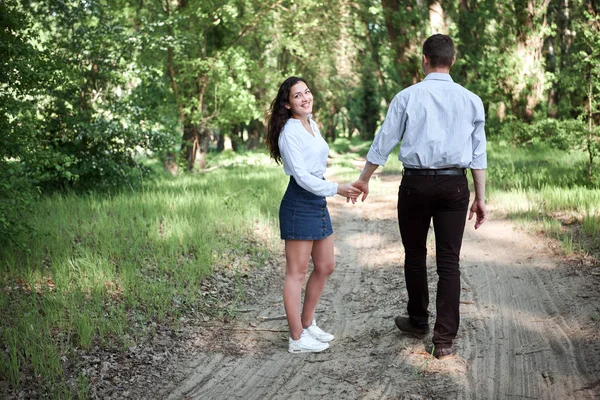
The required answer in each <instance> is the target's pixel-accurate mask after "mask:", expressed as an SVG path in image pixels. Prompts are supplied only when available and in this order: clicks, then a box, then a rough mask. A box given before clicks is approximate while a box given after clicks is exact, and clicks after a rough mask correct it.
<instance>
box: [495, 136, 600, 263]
mask: <svg viewBox="0 0 600 400" xmlns="http://www.w3.org/2000/svg"><path fill="white" fill-rule="evenodd" d="M586 162H587V160H586V155H585V154H583V153H567V152H564V151H559V150H553V149H549V148H547V147H545V146H530V147H521V148H513V147H509V146H500V145H496V144H490V148H489V153H488V164H489V168H488V198H489V199H490V200H491V203H492V204H494V206H495V207H497V208H498V209H500V210H501V211H502V212H503V213H505V214H506V215H507V217H508V218H510V219H513V220H517V221H520V222H522V223H524V224H528V225H531V224H533V227H534V228H535V229H538V230H540V231H542V232H543V233H545V234H547V235H549V236H551V237H554V238H556V239H558V240H559V241H560V242H561V243H562V244H563V247H564V249H565V251H566V252H567V254H572V253H577V252H583V253H585V254H589V255H592V256H593V257H595V258H599V257H600V181H598V180H596V181H593V180H589V179H588V178H587V177H586V174H585V171H586V168H587V167H586Z"/></svg>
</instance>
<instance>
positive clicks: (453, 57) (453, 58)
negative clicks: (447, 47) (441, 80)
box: [450, 56, 456, 66]
mask: <svg viewBox="0 0 600 400" xmlns="http://www.w3.org/2000/svg"><path fill="white" fill-rule="evenodd" d="M455 62H456V56H452V64H450V66H453V65H454V63H455Z"/></svg>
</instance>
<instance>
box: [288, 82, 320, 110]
mask: <svg viewBox="0 0 600 400" xmlns="http://www.w3.org/2000/svg"><path fill="white" fill-rule="evenodd" d="M312 103H313V96H312V93H311V92H310V89H309V88H308V86H306V83H304V82H302V81H300V82H298V83H296V84H295V85H294V86H292V88H291V89H290V98H289V99H288V104H287V105H286V108H287V109H288V110H290V111H291V112H292V116H293V117H294V118H296V119H304V118H306V117H308V116H309V115H310V114H311V113H312Z"/></svg>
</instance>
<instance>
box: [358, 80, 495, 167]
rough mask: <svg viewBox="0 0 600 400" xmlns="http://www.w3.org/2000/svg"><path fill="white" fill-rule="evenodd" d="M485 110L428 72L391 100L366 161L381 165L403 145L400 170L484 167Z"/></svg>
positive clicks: (478, 101)
mask: <svg viewBox="0 0 600 400" xmlns="http://www.w3.org/2000/svg"><path fill="white" fill-rule="evenodd" d="M484 125H485V112H484V109H483V103H482V102H481V99H480V98H479V96H477V95H475V94H474V93H472V92H470V91H469V90H467V89H465V88H463V87H462V86H460V85H459V84H457V83H454V81H453V80H452V77H451V76H450V75H449V74H444V73H437V72H432V73H429V74H428V75H427V76H426V77H425V79H424V80H423V81H422V82H419V83H417V84H415V85H412V86H410V87H408V88H406V89H404V90H402V91H401V92H400V93H398V94H397V95H396V96H395V97H394V99H393V100H392V102H391V104H390V107H389V109H388V112H387V115H386V117H385V121H384V122H383V125H382V126H381V129H380V130H379V132H378V133H377V135H376V136H375V139H374V140H373V144H372V145H371V149H370V150H369V153H368V154H367V160H368V161H370V162H371V163H373V164H377V165H385V163H386V161H387V159H388V156H389V154H390V153H391V152H392V150H393V149H394V148H395V147H396V145H397V144H398V143H399V142H400V141H402V144H401V145H400V153H399V154H398V159H399V160H400V161H402V164H403V165H404V168H419V169H439V168H453V167H456V168H471V169H485V168H487V156H486V140H485V129H484Z"/></svg>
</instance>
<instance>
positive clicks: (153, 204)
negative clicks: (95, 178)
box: [0, 154, 287, 398]
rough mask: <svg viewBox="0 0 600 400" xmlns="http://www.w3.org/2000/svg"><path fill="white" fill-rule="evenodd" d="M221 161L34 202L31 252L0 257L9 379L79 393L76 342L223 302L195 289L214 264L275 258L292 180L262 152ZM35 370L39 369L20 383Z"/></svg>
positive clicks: (112, 341)
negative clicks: (68, 367) (138, 185)
mask: <svg viewBox="0 0 600 400" xmlns="http://www.w3.org/2000/svg"><path fill="white" fill-rule="evenodd" d="M214 164H217V163H216V162H215V163H214ZM217 165H219V166H220V167H219V168H217V169H216V170H214V171H212V172H210V173H206V174H198V175H194V176H183V177H179V178H173V179H166V178H165V179H161V180H159V181H157V182H154V183H148V184H146V185H145V186H144V188H143V190H141V191H139V192H122V193H118V194H104V195H98V194H92V195H83V196H81V195H55V196H51V197H47V198H45V199H43V201H41V202H40V203H39V204H37V206H36V209H35V212H34V217H33V218H32V221H31V223H32V225H33V226H34V227H35V228H36V230H37V235H36V236H35V237H34V238H33V240H31V241H30V242H29V252H27V253H23V252H19V251H17V250H16V249H11V248H5V249H2V252H1V254H0V271H1V273H0V275H1V277H0V284H1V285H2V286H1V287H2V290H1V291H0V314H1V315H2V324H1V325H0V340H1V343H2V350H3V351H2V352H1V353H0V377H1V378H2V380H3V381H4V382H5V383H8V385H6V386H11V387H12V388H13V389H14V388H18V387H20V386H21V387H22V386H27V385H32V384H35V385H40V387H42V388H43V391H44V392H47V393H48V394H49V395H50V396H51V397H53V398H69V397H73V396H75V397H77V395H83V396H84V397H85V392H86V388H87V382H86V380H85V377H83V376H82V377H81V379H80V380H79V381H78V382H77V385H75V387H73V386H74V385H73V383H72V382H71V383H67V381H66V379H65V373H64V370H63V362H62V361H61V360H62V359H64V358H70V357H71V356H72V355H73V352H74V351H75V350H76V349H84V350H85V349H90V348H92V346H96V345H97V346H100V347H111V348H115V347H116V348H127V347H128V346H130V345H132V344H134V343H135V341H136V340H138V339H139V338H140V337H143V336H147V335H152V333H153V332H152V330H153V329H154V328H153V327H155V326H156V324H155V323H154V324H153V322H162V323H172V324H177V321H178V319H179V317H180V316H181V315H183V314H189V313H194V312H198V311H201V312H204V313H215V312H218V311H219V304H218V298H217V299H212V300H213V301H207V299H206V298H205V297H202V296H201V293H200V290H199V287H200V286H199V283H200V281H201V280H202V279H203V278H204V277H205V276H206V275H207V274H210V273H211V271H212V269H213V267H214V266H215V265H227V264H228V263H231V264H234V263H235V262H236V259H239V258H241V257H242V256H243V257H244V259H245V260H250V262H252V263H254V264H256V265H259V264H260V263H261V262H262V261H263V260H265V259H266V258H268V257H269V256H270V255H269V248H270V246H271V245H272V244H273V243H276V245H277V246H278V243H279V238H278V232H276V229H277V221H276V219H277V210H278V206H279V200H280V198H281V193H282V190H283V189H284V188H285V184H286V182H287V181H286V179H285V176H284V175H283V173H282V172H281V170H280V169H278V168H277V167H275V166H274V165H273V164H271V163H269V162H268V160H267V158H266V156H265V155H263V154H258V155H247V156H236V157H228V156H220V159H219V160H218V164H217ZM31 376H33V377H38V378H36V379H37V380H36V381H34V382H30V381H25V380H24V379H25V377H31ZM5 388H6V387H5ZM0 389H1V388H0ZM0 393H1V392H0Z"/></svg>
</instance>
